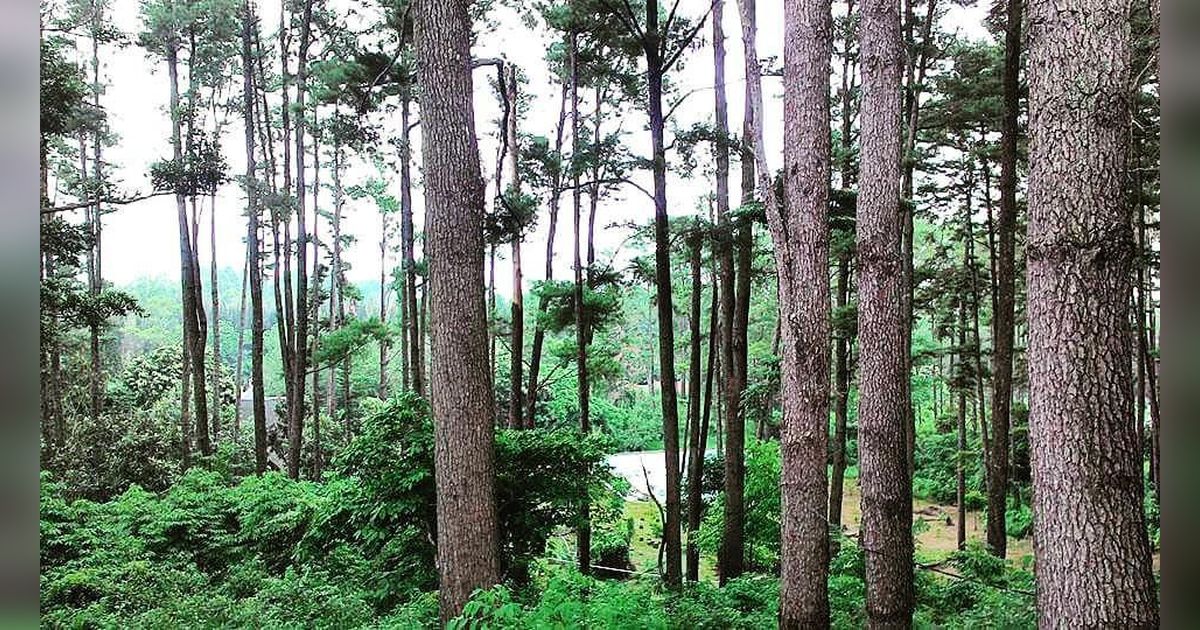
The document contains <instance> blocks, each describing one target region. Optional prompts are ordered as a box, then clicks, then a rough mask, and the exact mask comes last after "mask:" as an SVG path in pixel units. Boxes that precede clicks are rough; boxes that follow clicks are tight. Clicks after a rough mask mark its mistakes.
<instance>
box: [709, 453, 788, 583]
mask: <svg viewBox="0 0 1200 630" xmlns="http://www.w3.org/2000/svg"><path fill="white" fill-rule="evenodd" d="M779 474H780V460H779V443H778V442H775V441H766V442H760V441H758V440H749V441H748V442H747V444H746V483H745V519H746V520H745V541H746V567H747V569H748V570H751V571H762V572H767V573H778V572H779V526H780V521H779V515H780V509H781V503H780V495H779ZM723 506H724V495H718V496H717V497H716V498H715V499H714V500H713V502H712V505H710V506H709V508H708V510H707V511H706V513H705V516H704V520H703V522H702V523H701V524H700V531H699V533H698V535H697V540H698V541H699V543H700V549H701V551H702V552H704V553H707V554H716V552H717V548H718V546H719V545H720V543H721V532H722V529H723V527H724V507H723Z"/></svg>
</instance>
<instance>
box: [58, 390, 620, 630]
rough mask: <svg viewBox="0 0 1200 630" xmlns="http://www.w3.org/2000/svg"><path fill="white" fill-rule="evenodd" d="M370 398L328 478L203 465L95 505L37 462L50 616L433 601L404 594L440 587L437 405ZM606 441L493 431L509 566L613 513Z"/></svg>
mask: <svg viewBox="0 0 1200 630" xmlns="http://www.w3.org/2000/svg"><path fill="white" fill-rule="evenodd" d="M366 408H367V416H366V418H364V420H363V422H362V427H361V431H360V433H359V435H358V436H356V438H355V439H354V440H353V442H351V443H350V444H349V445H348V446H347V447H346V448H345V449H344V451H343V452H342V453H340V454H339V456H338V457H337V458H336V459H335V460H334V462H333V464H332V466H331V470H330V471H329V472H328V473H327V474H326V476H325V477H324V479H322V480H321V481H320V482H312V481H293V480H291V479H288V478H287V477H284V476H282V475H280V474H277V473H268V474H266V475H263V476H250V477H246V478H244V479H242V480H240V481H235V480H234V479H233V478H232V477H230V476H229V475H228V474H226V473H224V472H219V471H217V470H204V469H201V468H193V469H191V470H189V471H187V472H186V473H185V474H183V475H182V476H181V477H179V478H178V480H177V481H175V482H174V484H173V485H170V486H169V487H165V488H164V489H162V490H160V491H159V492H152V491H150V490H146V489H143V488H142V487H141V486H137V485H134V486H132V487H129V488H128V489H126V490H124V491H123V492H121V494H119V495H117V496H116V497H115V498H113V499H112V500H110V501H107V502H103V503H97V502H93V501H89V500H85V499H78V500H72V499H71V496H70V493H69V492H68V487H67V486H68V485H72V484H74V483H76V482H75V481H71V480H66V482H62V481H58V480H56V479H55V478H54V477H52V476H51V475H50V474H49V473H45V474H43V479H42V480H43V484H42V502H41V505H42V515H41V516H42V518H41V534H42V540H43V545H42V567H43V570H42V580H43V588H42V612H43V619H44V621H45V623H47V625H49V626H52V627H56V626H73V627H74V626H91V625H95V626H102V627H144V626H147V625H149V626H153V627H170V626H177V625H180V624H183V625H187V624H188V623H194V621H195V620H196V619H203V620H205V622H206V623H211V624H213V625H233V626H247V625H259V624H262V623H267V624H270V625H271V626H273V627H279V626H287V627H307V626H314V625H316V626H321V627H359V626H363V625H367V624H369V623H371V622H372V621H373V620H374V619H375V618H376V617H377V616H382V617H383V618H384V619H386V620H390V621H389V623H391V622H398V620H400V619H407V618H411V615H414V614H417V613H418V612H420V611H421V610H427V608H421V607H420V606H417V607H415V608H414V607H412V606H402V604H404V602H412V601H416V600H420V598H421V597H422V596H421V593H422V592H425V591H428V590H430V589H432V588H434V587H435V586H436V573H435V571H434V564H433V558H434V554H435V549H434V543H433V541H434V540H435V537H436V536H435V531H436V510H435V506H436V503H435V496H434V485H433V443H434V442H433V425H432V422H431V421H430V419H429V413H428V408H427V407H426V405H425V403H424V402H423V401H421V400H420V399H418V398H415V397H413V396H411V395H404V396H401V397H399V398H396V399H393V400H390V401H387V402H380V401H374V402H373V403H368V404H367V405H366ZM157 433H161V431H158V432H157ZM604 446H605V445H604V443H603V441H602V440H601V439H600V438H586V439H580V438H579V436H578V435H577V434H575V433H574V432H570V431H520V432H518V431H506V432H501V433H500V434H499V435H498V436H497V445H496V469H497V499H498V508H499V509H498V512H499V517H500V531H501V532H502V537H501V556H502V566H503V567H504V570H505V574H506V576H507V577H508V578H510V579H511V580H513V581H514V582H515V583H524V582H526V581H527V580H528V570H529V567H530V565H531V563H532V561H533V560H534V559H535V558H536V557H538V556H540V555H541V554H543V553H544V551H545V546H546V542H547V540H548V539H549V538H550V537H551V536H552V535H553V534H554V532H556V531H558V530H560V529H562V528H564V527H568V526H573V525H574V524H575V518H576V514H577V510H578V506H579V505H580V503H581V502H582V501H584V500H588V499H589V498H590V500H591V501H592V503H593V506H594V507H593V513H594V514H595V515H596V519H597V521H598V522H600V523H605V522H612V523H615V522H616V521H617V517H616V516H615V514H617V513H619V510H620V505H621V500H620V495H621V493H623V491H624V488H621V487H619V486H620V484H619V483H618V482H617V481H616V480H614V479H613V478H612V477H611V475H610V474H609V473H607V471H606V470H605V468H604V466H603V460H604V452H605V448H604ZM126 459H127V460H128V461H129V462H131V463H132V462H136V461H138V458H136V457H131V456H127V457H126ZM218 468H219V466H218ZM165 480H170V476H169V475H168V476H166V477H165ZM163 482H164V480H158V481H156V484H158V485H160V486H161V485H163ZM615 527H616V526H613V528H614V530H615ZM598 529H601V530H602V528H598ZM602 531H603V530H602ZM609 542H610V543H611V544H610V546H611V547H612V548H614V549H616V548H618V547H619V546H620V541H619V539H617V541H616V542H615V543H612V542H611V541H609ZM625 548H626V550H627V549H628V545H627V544H626V546H625Z"/></svg>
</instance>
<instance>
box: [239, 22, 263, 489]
mask: <svg viewBox="0 0 1200 630" xmlns="http://www.w3.org/2000/svg"><path fill="white" fill-rule="evenodd" d="M253 24H254V16H253V13H252V11H251V9H250V1H249V0H243V1H242V120H243V123H244V124H243V127H244V128H245V135H246V179H245V182H246V214H247V220H246V247H247V250H248V251H247V261H246V271H247V273H248V275H249V280H250V316H251V317H250V319H251V322H250V388H251V398H252V406H253V408H254V470H255V472H257V473H258V474H260V475H261V474H263V473H264V472H266V470H267V413H266V399H265V398H264V393H263V303H262V301H263V300H262V267H261V266H260V261H261V254H260V252H259V242H258V225H259V207H258V180H257V179H256V177H257V173H256V172H255V162H254V157H255V156H254V76H253V74H254V73H253V67H252V65H251V63H250V59H251V58H252V56H251V51H250V29H251V28H252V25H253Z"/></svg>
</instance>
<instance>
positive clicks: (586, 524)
mask: <svg viewBox="0 0 1200 630" xmlns="http://www.w3.org/2000/svg"><path fill="white" fill-rule="evenodd" d="M568 55H569V57H570V59H569V61H570V65H571V153H572V158H573V159H574V158H575V157H577V156H579V155H581V154H582V149H581V147H580V146H579V65H578V40H577V36H576V34H575V33H572V34H571V43H570V48H569V49H568ZM571 170H572V173H573V175H572V178H571V179H572V181H571V210H572V216H573V217H574V220H575V223H574V225H575V232H574V234H573V236H572V239H571V243H572V247H573V252H574V256H575V257H574V263H575V264H574V267H573V269H574V271H575V290H574V294H573V296H574V302H575V369H576V372H575V374H576V378H577V379H578V381H579V385H578V392H577V394H578V402H579V431H580V432H581V433H583V434H584V435H587V434H588V433H589V432H591V430H592V426H591V417H590V416H591V414H590V410H589V407H588V406H589V404H590V402H591V398H590V395H589V394H590V391H589V389H590V387H589V385H588V366H587V331H586V322H585V319H584V312H583V261H582V258H581V256H580V249H579V238H580V236H582V233H581V232H582V218H583V217H582V211H583V204H582V196H581V195H582V192H583V191H582V189H581V188H580V187H579V169H577V168H572V169H571ZM579 523H580V524H579V528H578V529H577V530H576V539H575V540H576V552H577V553H578V556H579V572H580V573H582V574H584V575H587V574H588V573H590V572H591V567H592V549H591V544H592V523H591V506H590V505H589V502H588V501H586V500H585V501H584V502H583V504H582V505H580V506H579Z"/></svg>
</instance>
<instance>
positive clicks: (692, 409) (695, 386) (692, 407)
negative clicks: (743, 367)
mask: <svg viewBox="0 0 1200 630" xmlns="http://www.w3.org/2000/svg"><path fill="white" fill-rule="evenodd" d="M692 239H693V241H692V243H691V252H690V256H689V263H690V265H691V272H692V291H691V296H690V298H691V309H690V311H689V313H688V333H689V337H690V338H689V340H688V341H689V343H688V346H689V350H690V352H689V356H688V406H687V423H688V436H687V437H688V439H687V449H688V455H687V457H686V458H685V459H686V460H687V461H686V464H687V471H688V474H687V482H688V523H687V579H688V580H690V581H692V582H695V581H696V580H698V579H699V572H698V571H699V569H698V567H699V561H700V555H699V552H698V550H697V549H696V541H695V537H696V531H697V529H694V528H693V525H692V513H693V512H696V513H697V515H698V513H699V510H698V507H699V506H693V505H692V500H693V497H692V488H693V486H695V487H696V489H697V490H698V489H699V485H698V482H699V479H697V478H696V477H698V476H699V475H700V463H701V462H702V461H703V459H704V453H703V452H701V448H702V447H701V446H700V442H701V437H700V294H701V293H702V292H703V291H704V285H703V284H702V283H701V280H700V247H701V244H702V240H701V239H702V236H701V235H700V234H698V233H697V234H694V235H692ZM697 494H698V493H697ZM695 500H697V501H698V500H699V497H698V496H697V497H695ZM695 527H696V528H698V527H699V522H697V523H696V525H695Z"/></svg>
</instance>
